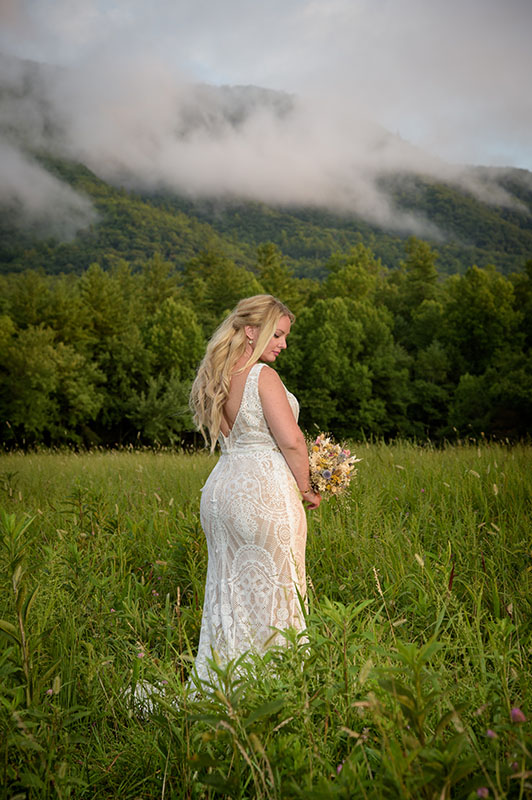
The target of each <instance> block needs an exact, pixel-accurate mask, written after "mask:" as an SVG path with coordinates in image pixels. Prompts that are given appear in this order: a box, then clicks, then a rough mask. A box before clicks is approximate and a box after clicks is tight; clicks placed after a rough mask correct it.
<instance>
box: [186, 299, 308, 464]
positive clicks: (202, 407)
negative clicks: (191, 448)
mask: <svg viewBox="0 0 532 800" xmlns="http://www.w3.org/2000/svg"><path fill="white" fill-rule="evenodd" d="M284 316H287V317H288V318H289V319H290V321H291V322H293V321H294V319H295V317H294V315H293V314H292V312H291V311H290V309H289V308H287V306H285V304H284V303H282V302H281V301H280V300H278V299H277V298H276V297H273V296H272V295H271V294H256V295H254V296H253V297H246V298H245V299H244V300H241V301H240V302H239V303H238V305H237V306H236V308H234V309H233V311H231V313H230V314H229V316H228V317H226V318H225V319H224V321H223V322H222V324H221V325H220V326H219V327H218V328H217V330H216V331H215V332H214V334H213V335H212V337H211V339H210V341H209V343H208V345H207V350H206V352H205V356H204V358H203V361H202V362H201V364H200V366H199V368H198V373H197V375H196V379H195V381H194V383H193V384H192V390H191V392H190V408H191V410H192V413H193V418H194V423H195V424H196V426H197V428H198V430H200V431H201V433H202V434H203V438H204V439H205V442H206V443H208V439H207V436H206V431H207V432H208V434H209V439H210V448H211V452H212V451H213V450H214V448H215V446H216V440H217V439H218V436H219V434H220V426H221V422H222V414H223V408H224V405H225V401H226V400H227V397H228V395H229V387H230V384H231V375H232V373H233V371H234V368H235V364H236V363H237V361H238V360H239V359H240V358H241V357H242V356H243V354H244V353H245V350H246V347H247V344H248V342H247V336H246V333H245V330H244V328H245V327H246V326H248V325H250V326H252V327H255V328H257V329H258V332H259V335H258V337H257V339H256V341H255V347H254V349H253V352H252V354H251V355H250V357H249V359H248V361H247V362H246V363H245V364H244V366H243V367H242V370H245V369H247V368H248V367H250V366H251V365H252V364H255V363H256V362H257V361H258V360H259V358H260V356H261V354H262V353H263V352H264V350H265V348H266V345H267V344H268V342H269V341H270V339H271V338H272V336H273V334H274V333H275V330H276V328H277V324H278V322H279V320H280V318H281V317H284Z"/></svg>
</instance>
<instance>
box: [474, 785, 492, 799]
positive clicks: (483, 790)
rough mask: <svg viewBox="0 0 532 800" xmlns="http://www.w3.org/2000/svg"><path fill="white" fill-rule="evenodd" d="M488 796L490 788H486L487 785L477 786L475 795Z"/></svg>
mask: <svg viewBox="0 0 532 800" xmlns="http://www.w3.org/2000/svg"><path fill="white" fill-rule="evenodd" d="M489 796H490V790H489V789H488V787H487V786H479V788H478V789H477V797H489Z"/></svg>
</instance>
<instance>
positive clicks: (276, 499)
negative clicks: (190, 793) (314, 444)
mask: <svg viewBox="0 0 532 800" xmlns="http://www.w3.org/2000/svg"><path fill="white" fill-rule="evenodd" d="M293 321H294V315H293V314H292V312H291V311H290V310H289V309H288V308H287V307H286V306H285V305H284V304H283V303H281V301H280V300H277V298H275V297H272V296H271V295H256V296H254V297H248V298H246V299H245V300H241V301H240V302H239V303H238V305H237V306H236V308H235V309H234V310H233V311H232V312H231V314H229V316H228V317H227V318H226V319H225V320H224V321H223V322H222V324H221V325H220V327H219V328H218V330H217V331H216V332H215V333H214V335H213V337H212V339H211V340H210V342H209V344H208V345H207V350H206V354H205V357H204V359H203V361H202V363H201V364H200V367H199V369H198V373H197V376H196V379H195V381H194V384H193V386H192V391H191V396H190V403H191V407H192V410H193V413H194V420H195V423H196V424H197V426H198V428H199V429H200V430H201V431H202V433H203V434H204V436H206V435H208V437H209V439H210V445H211V451H213V450H214V448H215V446H216V442H217V441H218V442H219V444H220V449H221V456H220V459H219V460H218V462H217V464H216V466H215V467H214V469H213V471H212V472H211V474H210V476H209V478H208V479H207V482H206V484H205V486H204V487H203V490H202V497H201V503H200V518H201V524H202V527H203V530H204V533H205V537H206V539H207V547H208V566H207V580H206V586H205V604H204V608H203V618H202V624H201V633H200V641H199V647H198V654H197V658H196V672H197V675H198V677H199V678H200V680H209V678H210V674H209V661H210V660H214V661H215V662H217V663H219V664H221V665H223V664H226V663H227V662H228V661H229V660H231V659H234V658H236V657H238V656H240V655H241V654H242V653H244V652H246V651H248V650H252V651H254V652H256V653H262V652H264V650H265V649H266V648H267V647H268V646H269V645H271V644H277V643H280V642H281V641H282V637H281V636H280V635H279V633H278V632H277V631H276V629H284V628H288V627H294V628H296V629H298V630H301V629H302V628H303V626H304V620H303V615H302V611H301V605H300V603H301V598H304V597H305V594H306V578H305V546H306V535H307V525H306V517H305V511H304V508H303V504H302V499H303V500H304V501H305V503H306V505H307V507H308V508H309V509H315V508H318V506H319V504H320V502H321V497H320V495H319V494H316V493H315V492H313V490H312V488H311V486H310V480H309V462H308V455H307V447H306V443H305V439H304V436H303V433H302V432H301V430H300V428H299V427H298V424H297V417H298V412H299V406H298V403H297V400H296V398H295V397H294V396H293V395H292V394H290V392H288V391H287V390H286V388H285V387H284V385H283V383H282V382H281V380H280V378H279V376H278V374H277V372H275V370H274V369H272V368H271V367H270V366H269V364H272V363H273V362H274V361H275V360H276V359H277V357H278V356H279V355H280V353H281V352H282V351H283V350H284V349H285V348H286V346H287V337H288V335H289V333H290V327H291V324H292V322H293Z"/></svg>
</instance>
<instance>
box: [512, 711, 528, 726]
mask: <svg viewBox="0 0 532 800" xmlns="http://www.w3.org/2000/svg"><path fill="white" fill-rule="evenodd" d="M510 719H511V720H512V722H516V723H519V722H526V717H525V715H524V714H523V712H522V711H521V709H520V708H517V707H514V708H512V710H511V711H510Z"/></svg>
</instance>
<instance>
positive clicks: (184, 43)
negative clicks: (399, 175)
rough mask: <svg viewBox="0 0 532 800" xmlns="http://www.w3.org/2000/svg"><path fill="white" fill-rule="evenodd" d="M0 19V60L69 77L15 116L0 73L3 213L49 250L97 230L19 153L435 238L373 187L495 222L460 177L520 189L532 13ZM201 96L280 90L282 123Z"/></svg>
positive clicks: (126, 6)
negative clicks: (454, 200) (431, 194)
mask: <svg viewBox="0 0 532 800" xmlns="http://www.w3.org/2000/svg"><path fill="white" fill-rule="evenodd" d="M0 14H1V18H0V56H1V54H4V56H8V57H11V56H15V57H17V58H22V59H30V60H35V61H38V62H41V63H45V64H50V65H57V66H60V67H65V68H66V69H59V70H52V71H47V72H46V76H45V80H44V83H43V84H42V86H41V88H40V89H39V91H42V92H43V94H44V98H41V97H37V96H34V97H26V96H25V95H24V94H23V93H21V88H22V86H23V83H22V77H21V74H20V72H21V71H20V67H19V66H18V65H17V64H16V63H15V64H14V66H13V63H14V62H13V60H12V59H11V61H9V60H7V61H6V59H5V58H4V60H3V61H1V59H0V72H2V74H1V75H0V79H1V80H2V82H3V83H4V84H5V85H9V83H11V85H12V87H13V89H14V91H13V92H12V93H8V94H5V95H3V96H1V97H0V118H1V121H2V123H3V133H2V129H0V134H2V135H0V171H1V174H2V181H0V201H7V202H8V203H11V204H13V203H14V204H16V206H17V207H22V208H24V209H25V210H26V212H27V215H29V216H30V217H31V218H32V219H34V220H36V221H41V222H44V223H45V224H48V223H50V224H52V226H55V229H56V230H57V231H59V232H60V233H61V232H63V233H64V232H68V231H69V230H74V229H78V228H79V227H80V226H83V225H85V224H88V223H89V222H90V221H92V220H93V219H94V212H93V210H92V208H91V206H90V203H89V202H88V200H87V198H84V197H82V196H81V195H78V194H76V193H74V192H73V191H72V190H71V189H70V188H69V187H67V186H66V185H65V184H62V183H61V182H60V181H59V180H58V179H57V178H56V177H54V176H53V175H51V174H49V173H47V172H46V170H45V168H44V167H43V166H42V165H41V164H40V163H39V162H37V161H35V160H34V159H33V158H32V156H31V155H30V154H29V152H28V146H27V145H28V144H33V146H34V147H37V148H39V147H45V148H47V147H50V146H52V148H55V150H56V151H59V154H60V155H66V156H67V157H71V158H73V159H74V160H78V161H81V162H82V163H84V164H86V165H87V166H88V167H89V168H90V169H92V170H94V171H95V172H96V174H98V175H100V176H101V177H103V178H104V179H107V180H110V181H115V182H118V183H123V182H126V183H127V182H129V183H130V184H132V185H133V186H135V185H138V186H140V187H141V188H144V187H148V188H157V189H158V188H161V187H162V188H169V189H171V190H172V191H177V192H188V193H190V194H191V195H194V196H202V195H216V196H220V195H229V196H238V197H241V198H242V197H243V198H246V197H247V198H253V199H258V200H263V201H265V202H271V203H287V204H290V203H297V204H313V205H321V206H327V207H337V208H341V209H344V210H347V211H352V212H354V213H356V214H359V215H361V216H362V217H364V218H365V219H367V220H368V221H370V222H373V223H376V224H380V225H383V226H387V227H394V228H395V229H397V230H407V231H410V232H413V233H419V234H422V235H423V234H430V235H434V236H438V235H439V232H438V231H435V230H434V229H431V227H430V225H429V224H428V223H427V221H426V220H425V219H423V218H422V217H420V216H419V215H417V216H416V217H415V218H413V217H411V216H409V215H408V214H404V213H401V212H399V211H398V209H397V208H396V207H395V206H394V204H393V201H392V200H391V199H390V198H389V197H388V196H387V194H386V191H385V189H384V188H383V183H382V180H381V179H382V177H383V176H384V177H385V176H386V175H389V174H393V173H395V172H397V171H410V172H413V173H417V174H422V175H427V176H429V177H432V178H435V179H438V180H439V179H442V180H447V181H449V182H451V183H455V184H457V185H459V186H462V187H464V188H466V189H468V190H470V191H473V192H474V193H475V194H476V195H477V196H479V197H480V198H481V199H483V200H486V201H487V202H492V203H507V202H510V200H509V198H508V197H507V195H505V193H504V192H503V191H502V190H501V188H500V187H498V186H497V185H496V184H493V183H492V182H491V179H490V178H489V177H483V176H479V175H475V174H471V172H470V171H468V170H464V169H463V168H462V165H466V164H473V165H474V164H480V165H486V166H490V165H493V166H504V167H523V168H525V169H527V170H532V89H531V86H530V84H531V76H532V47H531V45H530V39H531V31H532V0H430V2H429V0H268V1H267V2H266V1H265V0H0ZM16 73H18V75H17V74H16ZM6 82H7V83H6ZM204 84H212V85H214V86H224V85H232V86H235V85H243V86H248V85H254V86H259V87H265V88H269V89H274V90H281V91H284V92H287V93H289V94H290V95H291V96H292V100H291V103H292V106H291V110H290V113H288V114H281V115H280V114H279V113H278V108H276V107H275V104H273V105H271V104H270V105H269V104H268V103H269V101H268V100H267V101H266V103H265V102H264V95H260V94H259V93H256V100H257V102H256V103H255V104H254V95H252V94H251V95H250V93H249V92H248V93H247V94H245V97H244V95H243V94H242V93H240V94H238V93H236V94H235V93H234V92H233V93H227V92H225V93H223V92H222V93H219V92H218V93H216V92H212V91H209V90H207V89H206V88H205V86H204ZM202 85H203V86H202ZM43 99H44V101H45V102H41V101H42V100H43ZM250 99H251V101H252V104H251V110H250V105H249V101H250ZM244 100H245V104H246V109H247V110H246V115H245V118H244V119H243V120H242V119H241V121H240V123H239V124H238V125H237V126H236V127H235V126H234V125H233V124H232V123H231V124H228V119H234V117H235V114H236V116H238V113H239V103H241V102H244ZM45 111H46V113H47V114H48V115H49V116H50V118H51V119H52V120H53V121H54V123H57V124H58V125H59V127H60V129H61V135H60V136H58V135H57V134H54V138H53V141H52V143H50V141H49V140H47V139H46V135H47V131H49V124H48V121H47V120H46V119H45V116H44V114H45ZM191 119H192V120H193V123H194V124H193V125H192V126H191V125H190V121H191ZM198 120H199V121H200V123H201V124H198ZM380 126H382V127H380ZM383 128H385V129H386V131H389V132H390V133H391V134H392V135H391V136H389V135H384V134H383ZM16 130H19V131H20V130H22V131H23V132H24V133H23V135H22V136H20V135H19V136H18V138H17V136H13V133H12V132H13V131H16ZM21 142H24V143H25V145H24V146H23V145H21ZM523 180H526V181H527V182H532V176H530V175H528V176H525V177H523Z"/></svg>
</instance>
